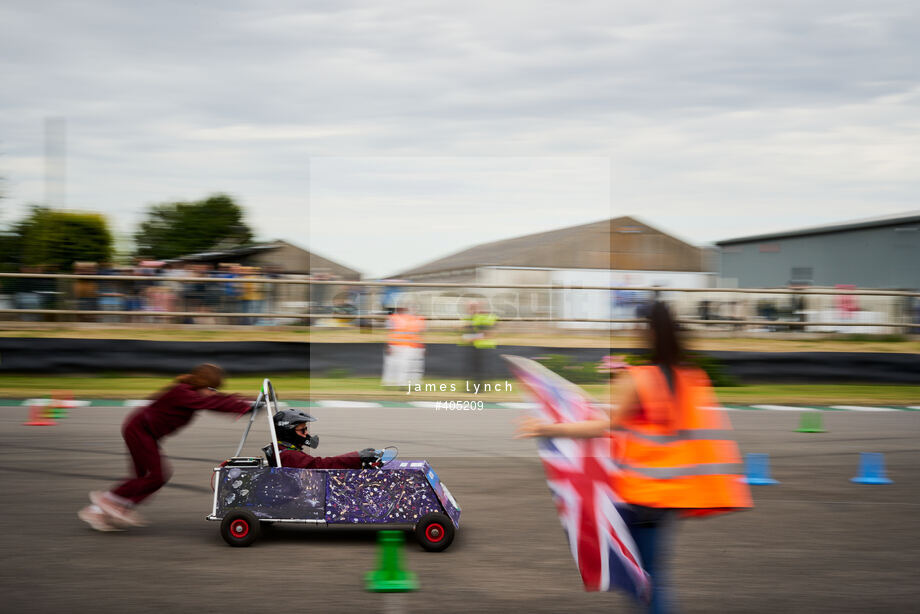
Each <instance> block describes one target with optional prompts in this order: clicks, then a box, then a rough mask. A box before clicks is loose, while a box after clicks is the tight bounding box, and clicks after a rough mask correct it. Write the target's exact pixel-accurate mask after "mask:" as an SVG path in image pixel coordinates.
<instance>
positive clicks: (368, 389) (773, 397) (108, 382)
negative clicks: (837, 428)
mask: <svg viewBox="0 0 920 614" xmlns="http://www.w3.org/2000/svg"><path fill="white" fill-rule="evenodd" d="M271 380H272V383H273V384H274V385H275V388H276V389H277V391H278V395H279V397H280V398H281V399H282V400H283V399H297V400H304V399H353V400H362V399H366V400H391V401H397V400H401V401H421V400H445V401H449V400H461V399H467V400H471V399H476V400H481V401H486V402H502V401H521V400H523V399H524V397H523V394H522V392H521V388H520V386H519V385H518V383H517V382H516V381H514V380H511V381H510V383H511V386H512V390H511V391H510V392H506V391H504V390H502V391H500V392H496V391H494V390H493V391H491V392H480V393H479V394H475V395H474V394H472V393H469V392H466V381H465V380H458V379H438V380H429V382H428V383H436V384H438V385H440V384H443V385H445V386H446V390H445V391H444V392H441V391H427V392H426V391H422V392H416V391H413V392H412V393H411V394H406V390H405V389H398V390H393V389H384V388H382V387H381V386H380V380H379V379H378V378H375V377H351V378H321V377H315V378H310V377H308V376H307V375H305V374H286V375H277V376H271ZM169 383H170V378H168V377H164V376H125V375H118V374H101V375H92V376H74V375H66V376H54V375H47V376H41V375H8V374H6V375H0V398H13V399H15V398H30V397H40V396H48V395H50V394H51V393H52V392H54V391H68V392H70V393H72V394H73V395H74V397H76V398H86V399H89V398H93V399H142V398H146V397H148V396H149V395H151V394H152V393H154V392H156V391H157V390H159V389H160V388H162V387H163V386H166V385H167V384H169ZM488 383H490V384H492V385H493V388H495V386H494V385H495V384H498V383H500V384H502V386H501V388H504V380H500V381H499V380H496V381H492V382H488ZM261 384H262V377H256V376H233V377H231V378H228V380H227V383H226V386H225V389H226V390H227V391H228V392H238V393H240V394H243V395H244V396H247V397H254V396H255V395H256V394H257V392H258V390H259V388H260V386H261ZM451 384H453V385H454V387H455V391H453V392H452V391H451V390H450V386H451ZM583 388H584V390H585V391H586V392H588V394H590V395H592V396H593V397H594V398H596V399H598V400H601V401H603V402H606V401H607V400H608V398H609V397H608V393H609V386H608V385H606V384H589V385H585V386H583ZM716 394H717V395H718V397H719V400H720V401H721V402H722V403H728V404H731V403H737V404H748V405H750V404H760V403H773V404H804V405H873V404H878V405H920V388H918V387H917V386H905V385H892V384H833V385H830V384H761V385H752V386H738V387H731V388H717V389H716Z"/></svg>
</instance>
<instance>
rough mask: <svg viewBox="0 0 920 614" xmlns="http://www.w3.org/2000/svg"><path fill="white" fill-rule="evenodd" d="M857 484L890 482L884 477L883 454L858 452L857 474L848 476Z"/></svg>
mask: <svg viewBox="0 0 920 614" xmlns="http://www.w3.org/2000/svg"><path fill="white" fill-rule="evenodd" d="M850 481H851V482H856V483H857V484H891V483H892V482H891V480H889V479H888V478H887V477H885V456H884V455H882V453H880V452H860V453H859V475H857V476H856V477H855V478H850Z"/></svg>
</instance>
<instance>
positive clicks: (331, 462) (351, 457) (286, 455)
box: [281, 449, 361, 469]
mask: <svg viewBox="0 0 920 614" xmlns="http://www.w3.org/2000/svg"><path fill="white" fill-rule="evenodd" d="M281 466H282V467H299V468H301V469H360V468H361V457H360V456H359V455H358V453H357V452H348V453H347V454H340V455H339V456H326V457H322V456H310V455H309V454H307V453H306V452H301V451H299V450H291V449H288V450H281Z"/></svg>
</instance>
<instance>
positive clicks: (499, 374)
mask: <svg viewBox="0 0 920 614" xmlns="http://www.w3.org/2000/svg"><path fill="white" fill-rule="evenodd" d="M384 348H385V345H383V344H379V343H313V344H310V343H298V342H269V341H253V342H183V341H139V340H111V339H53V338H47V339H46V338H38V339H29V338H4V339H0V372H6V373H45V374H53V373H57V374H62V373H87V374H101V373H164V374H175V373H181V372H184V371H186V370H188V369H189V368H191V367H192V366H194V365H196V364H198V363H200V362H215V363H218V364H220V365H221V366H223V367H224V368H225V369H226V370H227V371H228V372H229V373H240V374H242V373H252V374H259V375H262V374H264V375H272V374H277V373H291V372H302V373H303V372H310V373H311V374H312V375H314V376H317V377H323V376H328V375H331V374H335V375H339V376H364V377H368V376H371V377H374V376H379V375H380V373H381V370H382V368H383V353H384ZM472 351H474V350H472V349H471V348H469V347H466V346H457V345H449V344H430V345H428V346H427V347H426V348H425V375H426V376H427V377H429V378H437V377H444V378H461V379H462V378H464V377H468V376H469V375H470V371H471V369H470V364H471V354H470V353H471V352H472ZM637 351H638V350H635V349H604V348H552V347H534V346H503V347H500V348H499V349H497V350H487V351H486V354H485V355H484V361H483V362H484V364H483V365H482V367H481V369H482V376H483V377H485V378H490V379H505V378H510V377H511V374H510V373H509V372H508V370H507V368H506V367H505V365H504V361H502V360H501V359H500V354H515V355H518V356H524V357H528V358H539V357H546V356H550V355H562V356H566V357H567V358H569V360H570V361H571V362H572V363H583V362H600V361H601V360H602V358H603V357H604V356H605V355H607V354H629V353H635V352H637ZM706 354H707V355H708V356H710V357H712V358H713V359H715V360H716V361H717V363H719V364H720V366H721V367H722V368H723V370H724V371H725V372H726V373H727V374H728V375H730V376H733V377H735V378H737V379H738V380H739V381H741V382H743V383H754V382H790V383H793V382H800V383H818V382H825V383H843V382H876V383H893V384H894V383H900V384H920V357H918V355H916V354H898V353H880V352H707V353H706Z"/></svg>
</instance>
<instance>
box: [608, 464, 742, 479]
mask: <svg viewBox="0 0 920 614" xmlns="http://www.w3.org/2000/svg"><path fill="white" fill-rule="evenodd" d="M619 468H620V470H622V471H632V472H634V473H638V474H639V475H641V476H643V477H647V478H651V479H653V480H670V479H673V478H686V477H690V476H695V475H741V465H740V464H739V463H704V464H700V465H684V466H683V467H633V466H631V465H622V464H621V465H619Z"/></svg>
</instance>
